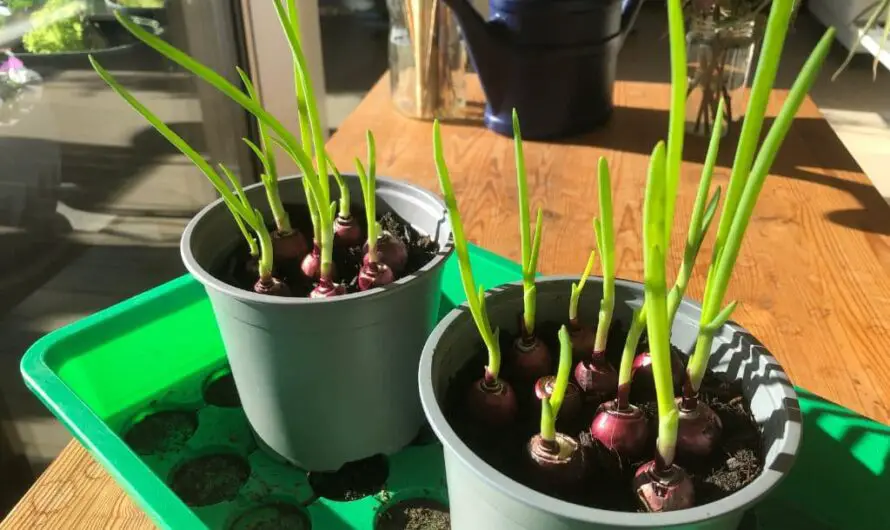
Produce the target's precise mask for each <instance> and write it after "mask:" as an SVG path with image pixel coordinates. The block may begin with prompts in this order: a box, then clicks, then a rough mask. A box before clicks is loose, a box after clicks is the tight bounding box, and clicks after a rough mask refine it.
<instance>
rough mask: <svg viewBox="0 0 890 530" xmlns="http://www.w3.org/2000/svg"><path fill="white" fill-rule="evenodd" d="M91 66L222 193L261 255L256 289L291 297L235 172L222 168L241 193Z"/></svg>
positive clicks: (98, 68) (262, 223)
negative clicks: (274, 275)
mask: <svg viewBox="0 0 890 530" xmlns="http://www.w3.org/2000/svg"><path fill="white" fill-rule="evenodd" d="M90 63H91V64H92V66H93V69H94V70H95V71H96V73H98V74H99V77H100V78H102V80H103V81H105V83H107V84H108V86H109V87H111V89H112V90H114V92H116V93H117V94H118V95H119V96H120V97H121V98H122V99H123V100H124V101H126V102H127V103H128V104H129V105H130V106H131V107H132V108H133V109H134V110H135V111H136V112H137V113H139V114H140V115H141V116H142V117H143V118H144V119H145V120H146V121H147V122H148V123H149V124H151V126H152V127H154V128H155V129H156V130H157V131H158V132H159V133H160V134H161V136H163V137H164V138H165V139H166V140H167V141H168V142H170V144H172V145H173V146H174V147H176V148H177V149H178V150H179V151H180V152H181V153H182V154H184V155H185V156H186V157H187V158H188V159H189V160H190V161H191V162H192V163H193V164H194V165H195V167H197V168H198V169H199V170H200V171H201V173H203V174H204V176H205V177H206V178H207V180H208V181H209V182H210V184H212V185H213V187H214V188H215V189H216V191H217V192H218V193H219V194H220V196H221V197H222V200H223V202H224V203H225V205H226V207H227V208H228V209H229V211H230V212H231V213H232V215H233V216H234V218H235V223H236V225H237V226H238V228H239V230H240V231H241V233H242V234H243V235H244V237H245V239H246V240H247V244H248V247H249V248H250V253H251V255H252V256H257V255H258V256H259V259H258V263H257V265H258V272H259V279H258V280H257V283H256V285H255V286H254V290H255V291H257V292H259V293H263V294H275V295H287V294H289V293H288V289H287V286H286V285H285V284H283V283H281V282H280V281H278V280H277V279H276V278H274V277H273V275H272V273H273V265H274V261H273V260H274V257H273V254H274V252H273V247H272V240H271V235H270V234H269V231H268V229H267V228H266V224H265V221H264V220H263V217H262V215H261V214H260V213H259V211H257V210H255V209H254V208H253V207H252V206H250V203H249V202H248V201H247V196H246V195H245V193H244V190H243V189H242V188H241V185H240V183H239V181H238V179H237V178H235V177H234V175H232V173H231V172H230V171H229V170H228V169H226V168H225V166H221V169H222V171H223V173H224V174H225V175H226V177H227V179H228V181H229V182H230V183H231V185H232V186H233V187H234V188H235V189H236V190H237V191H236V193H233V192H232V190H231V189H230V188H229V186H228V185H227V184H226V182H225V180H223V178H222V177H220V175H219V173H217V171H216V170H215V169H213V166H211V165H210V164H209V163H208V162H207V161H206V160H205V159H204V157H202V156H201V155H200V154H199V153H198V152H197V151H196V150H195V149H194V148H193V147H192V146H190V145H189V144H188V142H186V141H185V140H184V139H183V138H182V137H181V136H179V135H178V134H176V133H175V132H174V131H173V130H172V129H171V128H170V127H169V126H168V125H167V124H166V123H164V122H163V120H161V119H160V118H158V117H157V115H155V114H154V113H153V112H152V111H151V110H149V109H148V107H146V106H145V105H143V104H142V103H140V102H139V100H137V99H136V97H135V96H133V94H131V93H130V92H129V91H128V90H127V89H125V88H124V87H123V86H121V84H120V83H119V82H118V81H117V80H116V79H115V78H114V77H113V76H112V75H111V74H110V73H109V72H108V71H107V70H106V69H105V68H104V67H102V65H101V64H100V63H99V61H97V60H96V59H95V57H93V56H92V55H91V56H90ZM245 224H247V225H248V226H249V227H250V228H251V229H252V230H253V231H254V232H255V233H256V234H257V236H258V238H259V249H257V242H256V239H254V237H253V236H251V235H250V234H249V233H248V232H247V230H246V229H245V226H244V225H245Z"/></svg>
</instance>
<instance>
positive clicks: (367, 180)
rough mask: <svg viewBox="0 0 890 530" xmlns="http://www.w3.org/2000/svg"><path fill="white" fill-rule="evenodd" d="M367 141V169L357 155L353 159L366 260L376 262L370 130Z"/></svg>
mask: <svg viewBox="0 0 890 530" xmlns="http://www.w3.org/2000/svg"><path fill="white" fill-rule="evenodd" d="M367 141H368V168H369V170H367V171H366V170H365V166H364V165H363V164H362V161H361V160H359V159H358V157H356V159H355V168H356V172H357V173H358V178H359V181H360V182H361V185H362V197H363V198H364V201H365V215H366V219H367V223H368V261H369V262H370V263H377V262H378V256H377V237H378V236H379V235H380V223H378V222H377V195H376V192H377V175H376V174H375V171H376V164H375V162H374V159H375V157H376V154H375V153H376V149H375V147H374V135H373V134H371V131H368V132H367Z"/></svg>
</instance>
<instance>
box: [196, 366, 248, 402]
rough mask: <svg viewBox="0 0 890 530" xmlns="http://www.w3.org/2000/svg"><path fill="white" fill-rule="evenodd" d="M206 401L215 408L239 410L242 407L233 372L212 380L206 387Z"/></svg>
mask: <svg viewBox="0 0 890 530" xmlns="http://www.w3.org/2000/svg"><path fill="white" fill-rule="evenodd" d="M204 401H206V402H207V404H209V405H213V406H214V407H223V408H238V407H240V406H241V398H240V397H238V390H237V389H236V388H235V378H234V377H232V372H226V373H225V374H222V375H220V376H217V377H214V378H213V379H211V380H210V382H209V383H208V384H207V385H206V386H205V387H204Z"/></svg>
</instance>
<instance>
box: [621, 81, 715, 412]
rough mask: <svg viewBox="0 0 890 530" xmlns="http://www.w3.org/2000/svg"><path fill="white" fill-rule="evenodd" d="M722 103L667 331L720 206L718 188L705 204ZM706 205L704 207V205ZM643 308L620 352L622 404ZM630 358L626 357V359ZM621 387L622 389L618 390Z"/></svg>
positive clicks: (672, 297) (672, 294) (643, 321)
mask: <svg viewBox="0 0 890 530" xmlns="http://www.w3.org/2000/svg"><path fill="white" fill-rule="evenodd" d="M724 106H725V102H724V100H723V99H721V100H720V103H719V105H718V106H717V114H716V117H715V121H714V128H713V129H712V130H711V141H710V145H709V146H708V154H707V156H706V158H705V165H704V168H703V169H702V175H701V179H700V180H699V184H698V191H697V192H696V196H695V203H694V206H693V208H692V216H691V217H690V219H689V228H688V230H687V235H686V246H685V248H684V251H683V261H682V263H681V264H680V270H679V271H677V278H676V280H675V281H674V286H673V287H672V288H671V290H670V292H669V293H668V329H670V328H671V327H673V322H674V319H675V318H676V316H677V311H678V310H679V309H680V303H681V302H682V301H683V296H684V295H685V294H686V288H687V287H688V285H689V279H690V278H691V277H692V271H693V269H694V267H695V262H696V260H697V259H698V254H699V251H700V250H701V247H702V243H703V242H704V240H705V235H706V234H707V233H708V230H709V229H710V227H711V223H712V221H713V219H714V215H715V214H716V211H717V206H718V204H719V202H720V188H719V187H718V188H717V190H716V191H715V192H714V194H713V195H712V196H711V199H710V200H708V193H709V191H710V187H711V180H712V178H713V176H714V168H715V166H716V164H717V154H718V151H719V148H720V140H721V139H722V135H723V112H724ZM706 201H707V204H706ZM646 319H647V314H646V308H645V306H644V307H643V308H642V309H641V310H640V311H638V312H635V313H634V317H633V320H632V321H631V326H630V330H629V331H628V334H627V338H626V339H625V343H624V350H623V352H622V356H621V366H622V368H621V370H620V372H619V374H618V385H619V395H618V400H619V402H620V404H623V403H624V401H625V400H626V398H627V393H628V392H630V375H631V367H632V365H633V356H634V354H635V353H636V351H637V345H638V344H639V342H640V337H641V336H642V335H643V330H645V328H646ZM628 356H630V357H628ZM622 385H625V386H622Z"/></svg>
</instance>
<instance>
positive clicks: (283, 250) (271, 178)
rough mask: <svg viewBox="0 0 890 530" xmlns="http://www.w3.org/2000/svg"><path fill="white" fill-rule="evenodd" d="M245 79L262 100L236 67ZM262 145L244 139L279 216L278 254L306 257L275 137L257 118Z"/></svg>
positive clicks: (251, 92) (249, 91)
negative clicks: (281, 180)
mask: <svg viewBox="0 0 890 530" xmlns="http://www.w3.org/2000/svg"><path fill="white" fill-rule="evenodd" d="M236 68H237V70H238V75H239V76H240V77H241V82H242V84H243V85H244V87H245V89H246V90H247V95H248V96H249V97H250V98H251V99H252V100H253V101H254V102H256V104H257V105H259V104H260V100H259V95H258V93H257V91H256V89H255V88H254V86H253V83H252V82H251V80H250V77H248V75H247V73H246V72H245V71H244V70H242V69H241V68H238V67H236ZM257 128H258V129H259V136H260V145H256V144H255V143H254V142H253V141H251V140H250V139H249V138H243V141H244V143H245V144H247V146H248V147H249V148H250V149H251V150H252V151H253V153H254V155H255V156H256V157H257V160H259V161H260V164H261V165H262V172H261V173H260V180H261V181H262V183H263V187H264V188H265V189H266V200H267V201H269V209H270V210H272V218H273V219H275V226H276V230H275V232H274V233H273V234H272V235H273V238H274V239H273V244H274V247H275V254H276V255H277V256H278V257H279V258H282V259H302V258H303V256H305V255H306V252H307V244H306V240H305V238H303V234H301V233H300V232H299V231H297V230H294V229H293V228H292V227H291V222H290V216H289V215H288V213H287V211H286V210H285V209H284V204H283V203H282V202H281V193H280V191H279V189H278V165H277V163H276V160H275V151H274V150H273V149H272V141H271V140H270V138H269V131H268V128H267V127H266V126H265V125H264V124H263V122H262V121H261V120H257Z"/></svg>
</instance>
